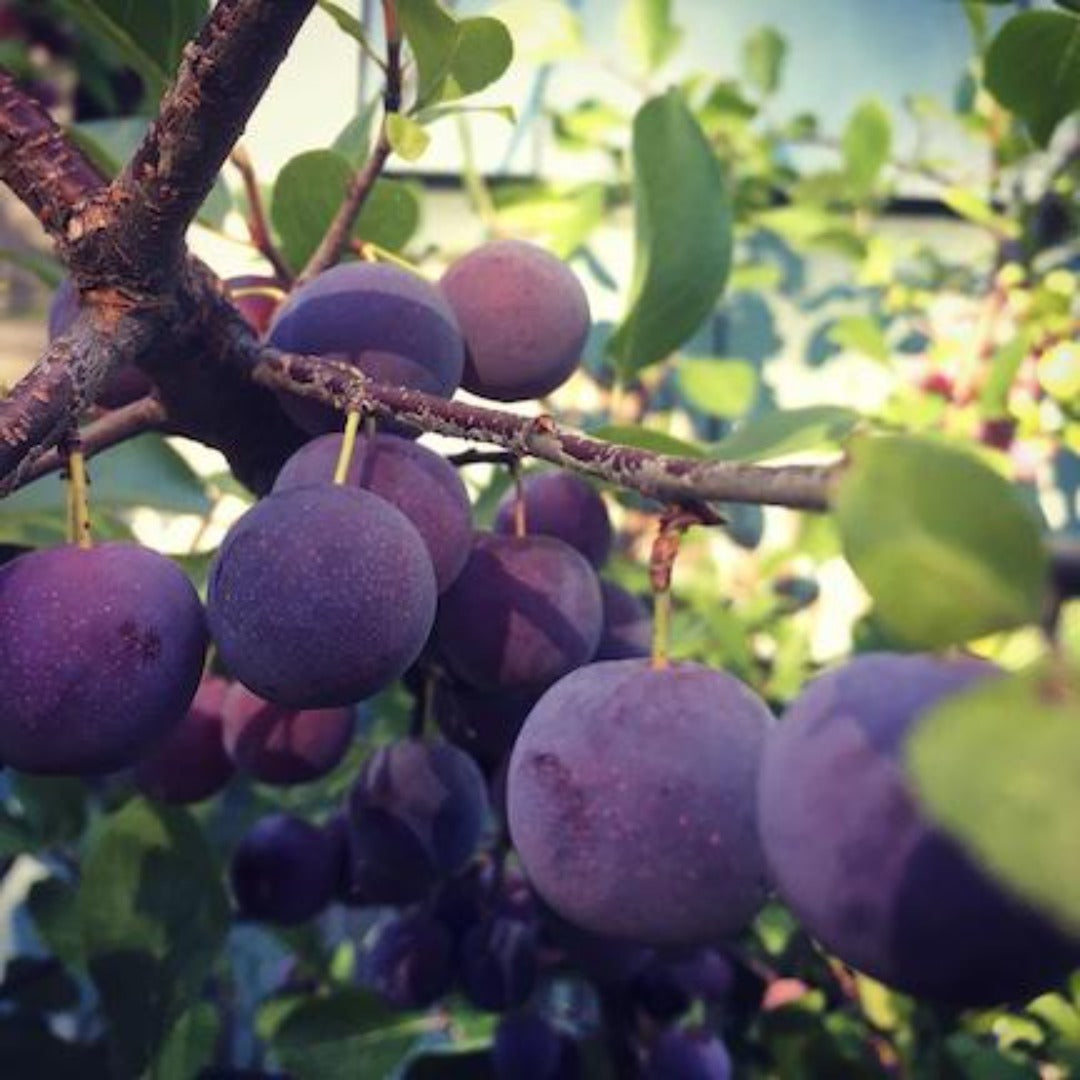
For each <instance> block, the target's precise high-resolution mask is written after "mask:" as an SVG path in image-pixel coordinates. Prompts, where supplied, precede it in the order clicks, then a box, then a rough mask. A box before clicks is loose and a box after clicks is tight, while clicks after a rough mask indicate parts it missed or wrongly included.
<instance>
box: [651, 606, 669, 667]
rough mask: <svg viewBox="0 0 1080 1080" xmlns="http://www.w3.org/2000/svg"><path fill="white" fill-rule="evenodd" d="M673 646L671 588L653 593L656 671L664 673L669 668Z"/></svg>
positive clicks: (653, 654) (654, 664) (653, 639)
mask: <svg viewBox="0 0 1080 1080" xmlns="http://www.w3.org/2000/svg"><path fill="white" fill-rule="evenodd" d="M670 644H671V588H670V585H669V587H668V588H666V589H664V590H662V591H660V592H656V593H653V636H652V662H651V665H650V666H651V667H652V669H653V670H654V671H663V670H664V669H665V668H666V667H667V666H668V652H669V647H670Z"/></svg>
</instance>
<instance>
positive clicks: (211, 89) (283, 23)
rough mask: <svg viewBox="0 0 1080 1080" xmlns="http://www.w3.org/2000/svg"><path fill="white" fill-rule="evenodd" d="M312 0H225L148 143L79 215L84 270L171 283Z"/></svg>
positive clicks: (151, 288) (152, 285)
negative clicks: (190, 233)
mask: <svg viewBox="0 0 1080 1080" xmlns="http://www.w3.org/2000/svg"><path fill="white" fill-rule="evenodd" d="M313 4H314V0H219V3H218V4H217V5H216V6H215V7H214V8H213V10H212V12H211V14H210V16H209V18H208V19H207V20H206V22H205V24H204V25H203V27H202V29H201V31H200V32H199V34H198V36H197V37H196V38H195V40H194V41H192V42H190V43H189V44H188V45H187V46H186V47H185V49H184V54H183V59H182V60H181V63H180V68H179V71H178V72H177V75H176V80H175V82H174V83H173V84H172V86H171V87H170V88H169V89H168V90H167V91H166V93H165V96H164V97H163V98H162V101H161V105H160V107H159V110H158V115H157V118H156V119H155V120H154V122H153V123H152V124H151V126H150V128H149V130H148V131H147V133H146V135H145V137H144V138H143V141H142V143H141V145H140V146H139V148H138V149H137V150H136V151H135V154H134V155H133V156H132V158H131V160H130V161H129V162H128V164H127V166H126V167H125V168H124V170H123V171H122V172H121V174H120V175H119V176H118V177H117V178H116V180H114V181H113V183H112V184H111V185H110V187H109V189H108V191H107V192H105V193H103V194H102V195H101V196H100V197H99V199H98V200H96V202H97V204H98V205H96V206H95V207H93V208H88V209H87V210H84V211H83V212H82V214H80V225H81V232H82V235H81V236H80V238H79V240H80V243H79V248H78V252H77V257H76V258H75V259H74V261H73V262H72V269H73V270H74V271H76V274H77V275H78V273H79V270H80V268H92V270H93V271H94V272H96V273H97V274H99V275H103V274H106V273H107V274H108V279H109V280H110V281H111V282H112V283H114V284H117V285H122V286H125V287H128V288H131V289H133V290H135V291H137V292H140V293H143V294H145V293H148V292H149V293H154V292H165V291H168V289H169V288H170V287H171V284H172V281H173V279H174V278H175V277H176V274H177V270H178V267H179V265H180V263H181V261H182V260H183V258H184V256H185V253H186V251H185V247H184V235H185V233H186V231H187V227H188V225H189V224H190V223H191V221H192V220H193V219H194V217H195V214H196V213H197V212H198V209H199V207H200V206H201V205H202V203H203V201H204V200H205V199H206V196H207V195H208V194H209V193H210V189H211V187H213V184H214V181H215V179H216V177H217V174H218V171H219V170H220V168H221V166H222V165H223V164H224V162H225V159H226V157H227V156H228V154H229V151H230V150H231V149H232V148H233V146H234V144H235V143H236V141H237V139H238V138H239V137H240V134H241V132H242V131H243V129H244V125H245V124H246V123H247V120H248V118H249V116H250V115H251V113H252V112H253V111H254V109H255V106H256V105H257V104H258V102H259V100H260V98H261V97H262V95H263V93H264V91H265V90H266V87H267V85H268V84H269V82H270V79H271V78H272V76H273V74H274V72H275V71H276V70H277V68H278V65H279V64H280V63H281V61H282V60H283V59H284V58H285V54H286V52H287V51H288V49H289V46H290V45H291V44H292V41H293V38H294V37H295V36H296V34H297V32H298V31H299V29H300V27H301V25H302V24H303V22H304V19H305V18H306V17H307V15H308V13H309V12H310V11H311V8H312V7H313ZM106 268H107V270H106Z"/></svg>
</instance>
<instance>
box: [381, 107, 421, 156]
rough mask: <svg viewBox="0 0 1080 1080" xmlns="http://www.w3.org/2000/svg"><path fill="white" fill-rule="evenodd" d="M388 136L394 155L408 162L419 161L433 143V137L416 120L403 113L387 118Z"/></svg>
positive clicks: (391, 114)
mask: <svg viewBox="0 0 1080 1080" xmlns="http://www.w3.org/2000/svg"><path fill="white" fill-rule="evenodd" d="M386 136H387V138H388V139H389V140H390V145H391V146H392V147H393V148H394V153H395V154H397V155H398V156H399V157H403V158H404V159H405V160H406V161H419V160H420V159H421V158H422V157H423V156H424V151H425V150H426V149H427V148H428V143H430V142H431V136H430V135H429V134H428V133H427V132H426V131H425V130H424V129H423V128H422V127H421V126H420V125H419V124H418V123H417V122H416V121H415V120H412V119H410V118H409V117H407V116H402V114H401V113H390V115H389V116H387V118H386Z"/></svg>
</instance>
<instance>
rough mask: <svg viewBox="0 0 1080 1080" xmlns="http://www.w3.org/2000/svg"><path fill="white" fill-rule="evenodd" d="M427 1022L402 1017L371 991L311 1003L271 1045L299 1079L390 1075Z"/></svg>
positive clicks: (287, 1020) (281, 1027) (282, 1026)
mask: <svg viewBox="0 0 1080 1080" xmlns="http://www.w3.org/2000/svg"><path fill="white" fill-rule="evenodd" d="M430 1026H431V1025H430V1021H428V1020H426V1019H425V1018H424V1017H422V1016H421V1017H417V1016H412V1017H408V1016H406V1017H403V1016H402V1015H401V1013H399V1012H395V1011H393V1010H392V1009H389V1008H388V1007H387V1006H386V1005H384V1004H383V1003H382V1002H381V1001H380V1000H379V998H378V997H376V995H374V994H373V993H371V992H370V991H367V990H356V989H350V990H340V991H337V992H335V993H333V994H330V995H328V996H327V997H322V998H307V999H305V1000H304V1001H302V1002H301V1003H300V1004H299V1005H297V1006H295V1007H294V1008H293V1009H292V1010H291V1011H290V1012H289V1013H288V1014H287V1015H286V1016H285V1017H284V1019H283V1020H281V1022H280V1023H279V1024H278V1025H277V1028H276V1030H275V1031H274V1035H273V1041H272V1045H273V1048H274V1052H275V1054H276V1055H277V1057H278V1059H279V1060H280V1061H281V1064H282V1065H283V1066H284V1067H285V1068H286V1069H287V1070H288V1071H289V1073H290V1074H291V1075H293V1076H295V1078H296V1080H355V1078H356V1077H357V1076H373V1077H374V1076H388V1075H390V1073H391V1072H393V1070H394V1068H395V1067H396V1066H397V1065H399V1064H400V1063H401V1060H402V1058H403V1057H404V1056H405V1054H406V1053H407V1052H408V1050H409V1048H410V1047H411V1046H412V1044H413V1043H414V1042H415V1040H416V1038H417V1036H418V1035H420V1034H422V1033H423V1032H424V1031H425V1030H427V1029H429V1028H430Z"/></svg>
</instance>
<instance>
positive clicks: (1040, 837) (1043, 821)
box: [909, 660, 1080, 930]
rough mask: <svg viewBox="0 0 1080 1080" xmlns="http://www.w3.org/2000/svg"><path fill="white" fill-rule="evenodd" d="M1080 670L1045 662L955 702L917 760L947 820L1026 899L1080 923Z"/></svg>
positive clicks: (931, 798)
mask: <svg viewBox="0 0 1080 1080" xmlns="http://www.w3.org/2000/svg"><path fill="white" fill-rule="evenodd" d="M1077 716H1080V669H1078V668H1077V667H1076V666H1075V665H1074V664H1070V663H1065V662H1054V661H1052V660H1051V661H1047V662H1045V663H1041V664H1039V665H1037V666H1036V667H1034V668H1032V669H1029V670H1027V671H1023V672H1021V673H1019V674H1017V675H1012V676H1007V677H1003V678H1001V679H999V680H995V681H993V682H991V683H987V684H985V685H982V686H979V687H978V688H977V689H974V690H971V691H968V692H966V693H964V694H963V695H962V696H958V697H956V698H953V699H950V700H949V701H947V702H945V703H944V704H942V705H941V706H939V707H938V708H936V709H935V710H934V711H933V712H932V713H931V714H930V715H929V716H927V717H926V718H925V719H924V720H923V721H922V722H921V724H920V726H919V729H918V731H917V733H916V735H915V737H914V738H913V739H912V741H911V744H910V746H909V763H910V768H911V771H912V775H913V777H914V780H915V783H916V785H917V788H918V791H919V794H920V796H921V797H922V798H923V799H924V800H925V801H926V803H927V805H928V807H929V808H930V810H931V812H932V813H933V815H934V816H935V818H937V819H938V820H939V821H940V822H941V823H942V825H944V826H945V828H947V829H948V830H949V832H951V833H952V834H953V835H955V836H956V837H957V838H958V839H959V840H960V841H961V842H962V843H963V844H964V845H965V846H966V847H968V848H969V849H970V850H971V851H972V852H973V853H974V854H975V856H976V857H977V858H978V859H979V861H980V862H982V863H984V864H985V865H986V866H987V867H988V868H989V869H990V870H991V871H992V872H993V873H994V874H995V875H1000V877H1001V878H1002V879H1003V880H1004V881H1006V882H1007V883H1008V884H1009V886H1010V887H1011V888H1012V889H1013V890H1014V891H1015V892H1016V893H1018V894H1019V895H1021V896H1023V897H1026V898H1027V899H1028V900H1030V901H1032V902H1035V903H1037V904H1038V905H1039V906H1040V907H1042V908H1044V909H1045V910H1047V911H1049V912H1051V913H1052V914H1053V915H1054V916H1055V918H1057V919H1059V920H1060V921H1061V922H1062V923H1064V924H1065V925H1068V926H1070V927H1072V928H1073V929H1074V930H1075V929H1077V928H1080V840H1078V838H1077V834H1076V829H1075V822H1076V814H1077V812H1078V809H1080V808H1078V807H1074V806H1073V803H1074V802H1075V801H1076V799H1077V790H1078V789H1077V784H1076V777H1077V775H1078V774H1080V730H1078V728H1077V724H1076V718H1077Z"/></svg>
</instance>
